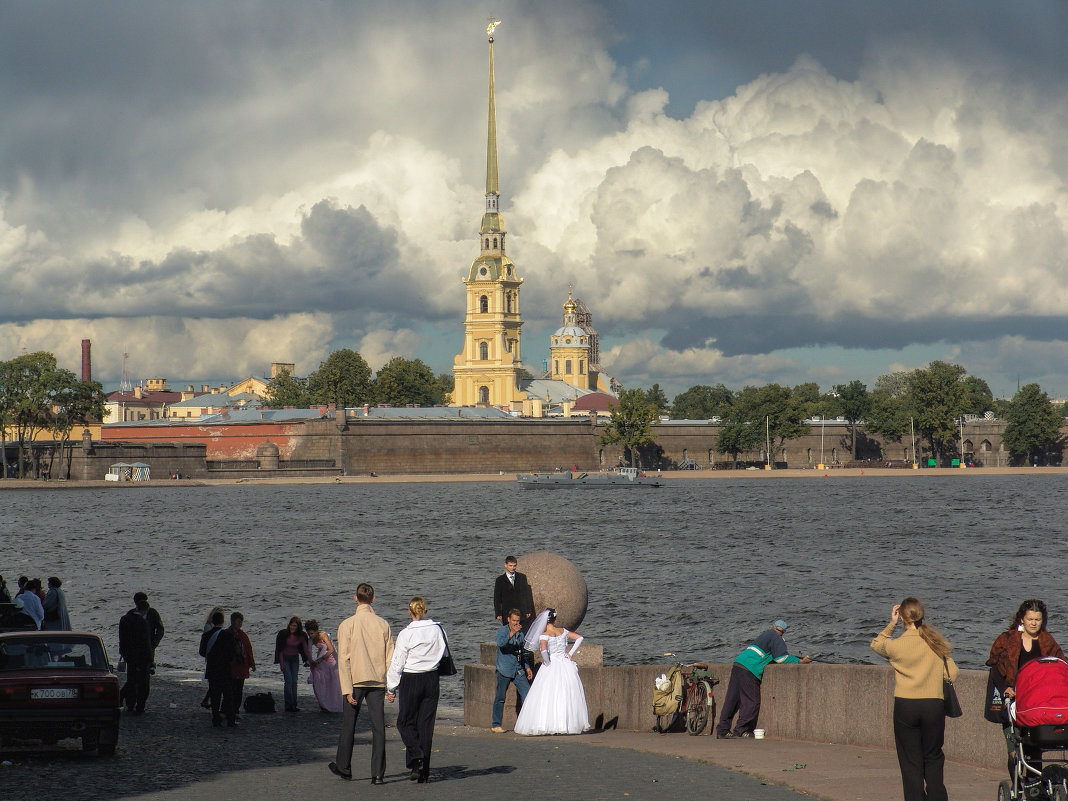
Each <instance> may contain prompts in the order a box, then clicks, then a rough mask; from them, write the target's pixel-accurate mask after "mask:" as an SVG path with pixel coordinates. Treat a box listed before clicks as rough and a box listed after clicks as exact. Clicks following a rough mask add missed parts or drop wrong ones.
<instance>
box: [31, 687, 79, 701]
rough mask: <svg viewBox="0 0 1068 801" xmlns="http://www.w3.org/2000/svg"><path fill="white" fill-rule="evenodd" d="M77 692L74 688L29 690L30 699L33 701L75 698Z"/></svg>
mask: <svg viewBox="0 0 1068 801" xmlns="http://www.w3.org/2000/svg"><path fill="white" fill-rule="evenodd" d="M77 697H78V690H77V688H75V687H34V688H33V689H32V690H30V698H31V699H32V700H34V701H44V700H48V699H52V698H77Z"/></svg>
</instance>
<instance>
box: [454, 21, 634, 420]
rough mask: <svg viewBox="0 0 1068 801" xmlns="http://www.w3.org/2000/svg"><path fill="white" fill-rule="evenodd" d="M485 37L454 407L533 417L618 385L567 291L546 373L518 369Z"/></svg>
mask: <svg viewBox="0 0 1068 801" xmlns="http://www.w3.org/2000/svg"><path fill="white" fill-rule="evenodd" d="M499 24H500V23H499V21H492V22H490V24H489V25H488V26H487V27H486V33H487V34H489V122H488V131H487V137H486V205H485V210H484V211H483V214H482V224H481V225H480V226H479V230H478V247H479V255H478V257H477V258H476V259H475V260H474V262H473V263H472V264H471V268H470V269H469V270H468V272H467V277H466V278H464V279H463V283H464V290H465V295H466V301H467V302H466V311H465V315H464V344H463V350H462V351H461V352H460V353H458V354H457V355H456V357H455V358H454V360H453V368H452V371H453V377H454V379H455V385H454V389H453V392H452V403H453V405H455V406H494V407H497V408H500V409H506V410H508V411H511V412H513V413H522V414H525V415H533V416H541V414H543V413H544V411H545V409H546V408H553V407H557V406H559V405H562V404H567V403H571V402H574V401H575V400H576V399H577V398H579V397H581V396H583V395H586V394H589V393H592V392H604V393H608V394H616V392H617V391H618V384H616V382H615V380H614V379H612V378H611V376H608V375H606V374H605V373H604V371H603V370H602V369H601V367H600V364H599V359H600V357H599V354H598V349H597V332H596V331H594V330H593V325H592V315H591V314H590V310H589V309H588V308H586V305H585V304H584V303H582V301H581V300H578V299H572V297H571V291H570V290H568V299H567V303H565V304H564V325H563V327H562V328H560V329H559V330H557V332H556V333H555V334H553V335H552V337H551V340H550V352H551V359H550V369H549V370H548V371H547V374H546V375H545V377H544V378H539V379H531V378H529V377H526V376H529V373H528V371H527V370H525V369H524V367H523V362H522V351H521V348H520V331H521V329H522V327H523V320H522V318H521V316H520V312H519V290H520V288H521V287H522V285H523V279H522V278H520V277H519V272H518V270H517V269H516V266H515V262H513V261H512V260H511V259H510V258H509V257H508V251H507V248H506V246H505V241H506V238H507V230H506V229H505V226H504V217H503V216H502V215H501V211H500V200H501V193H500V187H499V184H498V180H497V114H496V105H495V97H494V85H493V78H494V76H493V31H494V30H495V29H496V27H497V25H499Z"/></svg>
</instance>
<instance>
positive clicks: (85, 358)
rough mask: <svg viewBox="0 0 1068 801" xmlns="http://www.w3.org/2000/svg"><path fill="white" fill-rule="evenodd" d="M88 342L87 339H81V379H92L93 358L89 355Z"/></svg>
mask: <svg viewBox="0 0 1068 801" xmlns="http://www.w3.org/2000/svg"><path fill="white" fill-rule="evenodd" d="M89 349H90V343H89V340H88V339H83V340H82V381H92V380H93V359H92V357H91V356H90V355H89Z"/></svg>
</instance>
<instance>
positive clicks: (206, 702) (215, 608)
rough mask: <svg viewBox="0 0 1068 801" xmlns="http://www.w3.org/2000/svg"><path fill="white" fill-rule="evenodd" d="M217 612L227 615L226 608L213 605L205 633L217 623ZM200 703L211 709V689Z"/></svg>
mask: <svg viewBox="0 0 1068 801" xmlns="http://www.w3.org/2000/svg"><path fill="white" fill-rule="evenodd" d="M216 613H221V614H222V615H224V616H225V615H226V610H225V609H223V608H222V607H221V606H213V607H212V609H211V611H210V612H208V616H207V617H206V618H205V619H204V631H203V632H202V633H203V634H206V633H207V632H209V631H211V630H212V629H213V628H215V625H214V624H213V623H212V622H211V621H212V620H213V619H214V618H215V614H216ZM200 705H201V706H202V707H204V708H205V709H211V691H210V690H205V691H204V698H203V699H201V701H200Z"/></svg>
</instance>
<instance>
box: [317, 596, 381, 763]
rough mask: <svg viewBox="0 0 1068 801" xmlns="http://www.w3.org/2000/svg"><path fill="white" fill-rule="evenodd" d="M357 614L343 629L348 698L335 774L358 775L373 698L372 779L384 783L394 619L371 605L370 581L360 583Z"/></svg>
mask: <svg viewBox="0 0 1068 801" xmlns="http://www.w3.org/2000/svg"><path fill="white" fill-rule="evenodd" d="M353 597H354V598H355V600H356V614H354V615H353V616H352V617H350V618H348V619H346V620H343V621H341V625H340V626H338V629H337V672H338V679H339V681H340V682H341V692H342V693H344V695H345V704H344V708H343V711H342V716H341V734H340V735H339V736H338V739H337V758H336V760H335V761H334V762H331V763H330V764H329V765H327V767H328V768H329V769H330V772H331V773H333V774H334V775H335V776H339V777H341V778H342V779H346V780H351V779H352V743H353V737H354V735H355V732H356V718H357V716H358V715H359V713H360V705H361V704H363V702H364V701H365V700H366V701H367V716H368V717H369V718H370V720H371V784H382V782H383V781H384V774H385V772H386V718H385V700H386V672H387V670H388V669H389V663H390V660H392V659H393V635H392V634H391V633H390V631H389V623H387V622H386V621H385V620H383V619H382V618H380V617H379V616H378V615H376V614H375V610H374V608H373V607H372V606H371V604H372V603H374V600H375V590H374V587H372V586H371V585H370V584H367V583H366V582H365V583H363V584H360V585H359V586H358V587H357V588H356V595H355V596H353Z"/></svg>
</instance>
